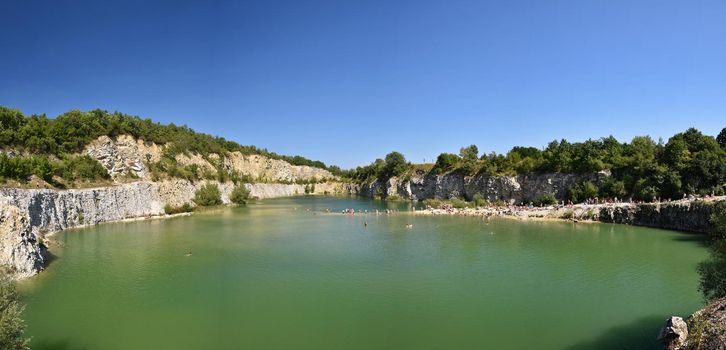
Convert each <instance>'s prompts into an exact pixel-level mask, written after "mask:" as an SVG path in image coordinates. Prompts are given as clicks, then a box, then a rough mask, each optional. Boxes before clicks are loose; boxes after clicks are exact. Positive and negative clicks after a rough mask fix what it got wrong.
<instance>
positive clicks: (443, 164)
mask: <svg viewBox="0 0 726 350" xmlns="http://www.w3.org/2000/svg"><path fill="white" fill-rule="evenodd" d="M459 160H461V158H460V157H459V156H457V155H456V154H452V153H441V154H439V156H438V157H437V158H436V164H434V167H433V168H432V169H431V171H432V172H433V173H434V174H442V173H445V172H447V171H450V170H452V169H454V167H455V166H456V165H457V164H459Z"/></svg>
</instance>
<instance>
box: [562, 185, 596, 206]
mask: <svg viewBox="0 0 726 350" xmlns="http://www.w3.org/2000/svg"><path fill="white" fill-rule="evenodd" d="M598 192H599V191H598V188H597V186H596V185H595V184H593V183H592V182H590V181H583V182H581V183H579V184H577V185H574V186H572V187H570V188H569V189H568V190H567V199H569V200H571V201H572V202H573V203H581V202H584V201H585V200H587V199H591V198H595V197H597V195H598Z"/></svg>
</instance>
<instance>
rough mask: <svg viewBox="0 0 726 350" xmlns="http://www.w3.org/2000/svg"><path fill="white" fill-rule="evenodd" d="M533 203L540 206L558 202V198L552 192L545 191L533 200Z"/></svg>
mask: <svg viewBox="0 0 726 350" xmlns="http://www.w3.org/2000/svg"><path fill="white" fill-rule="evenodd" d="M532 204H533V205H535V206H538V207H539V206H543V205H555V204H557V198H555V195H554V194H552V193H545V194H543V195H541V196H539V197H537V198H535V199H534V200H533V201H532Z"/></svg>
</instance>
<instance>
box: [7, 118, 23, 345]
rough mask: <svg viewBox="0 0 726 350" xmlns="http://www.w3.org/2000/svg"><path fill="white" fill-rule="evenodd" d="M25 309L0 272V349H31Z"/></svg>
mask: <svg viewBox="0 0 726 350" xmlns="http://www.w3.org/2000/svg"><path fill="white" fill-rule="evenodd" d="M0 122H1V121H0ZM23 309H24V306H23V305H22V304H21V303H20V295H19V294H18V292H17V291H16V290H15V286H14V285H13V282H12V280H11V279H10V277H9V275H8V274H7V272H6V271H0V349H7V350H24V349H29V347H28V343H29V339H27V338H25V336H23V333H24V332H25V322H24V321H23V318H22V315H23Z"/></svg>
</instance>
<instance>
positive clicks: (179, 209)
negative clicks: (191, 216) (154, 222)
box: [164, 203, 194, 215]
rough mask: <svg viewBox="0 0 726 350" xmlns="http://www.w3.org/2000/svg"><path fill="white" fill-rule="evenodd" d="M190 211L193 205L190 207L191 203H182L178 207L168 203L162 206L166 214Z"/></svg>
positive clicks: (192, 209)
mask: <svg viewBox="0 0 726 350" xmlns="http://www.w3.org/2000/svg"><path fill="white" fill-rule="evenodd" d="M192 211H194V207H192V205H191V204H189V203H184V204H182V205H180V206H178V207H175V206H172V205H171V204H169V203H167V204H166V205H165V206H164V213H166V214H167V215H172V214H180V213H190V212H192Z"/></svg>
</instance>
